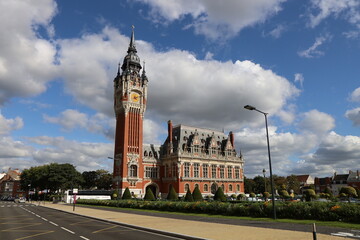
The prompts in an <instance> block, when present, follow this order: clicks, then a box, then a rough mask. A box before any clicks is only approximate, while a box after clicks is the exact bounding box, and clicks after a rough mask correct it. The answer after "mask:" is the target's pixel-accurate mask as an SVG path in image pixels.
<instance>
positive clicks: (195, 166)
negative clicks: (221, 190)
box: [194, 163, 200, 178]
mask: <svg viewBox="0 0 360 240" xmlns="http://www.w3.org/2000/svg"><path fill="white" fill-rule="evenodd" d="M199 168H200V164H199V163H194V178H198V177H200V174H199Z"/></svg>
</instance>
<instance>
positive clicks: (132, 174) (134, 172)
mask: <svg viewBox="0 0 360 240" xmlns="http://www.w3.org/2000/svg"><path fill="white" fill-rule="evenodd" d="M130 177H137V166H136V165H131V166H130Z"/></svg>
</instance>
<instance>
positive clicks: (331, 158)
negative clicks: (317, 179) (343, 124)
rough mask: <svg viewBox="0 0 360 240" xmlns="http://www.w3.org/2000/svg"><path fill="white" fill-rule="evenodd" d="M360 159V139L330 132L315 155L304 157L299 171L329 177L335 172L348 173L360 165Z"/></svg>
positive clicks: (298, 168)
mask: <svg viewBox="0 0 360 240" xmlns="http://www.w3.org/2000/svg"><path fill="white" fill-rule="evenodd" d="M359 158H360V138H359V137H357V136H341V135H338V134H336V133H335V132H330V133H329V134H328V135H327V137H326V138H324V139H323V141H322V142H321V143H320V145H319V147H318V149H317V150H316V151H315V152H314V153H313V154H308V155H307V156H304V161H303V162H302V164H301V165H299V166H298V167H297V170H300V169H302V170H305V171H308V173H312V174H314V175H317V176H329V175H331V173H332V172H334V171H337V172H339V173H344V172H345V173H346V172H348V171H349V169H353V168H354V166H357V165H358V164H359Z"/></svg>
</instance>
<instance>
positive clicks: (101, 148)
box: [28, 136, 114, 172]
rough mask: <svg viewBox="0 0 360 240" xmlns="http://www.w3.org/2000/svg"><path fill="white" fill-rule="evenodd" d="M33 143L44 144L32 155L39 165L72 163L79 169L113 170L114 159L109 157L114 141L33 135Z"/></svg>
mask: <svg viewBox="0 0 360 240" xmlns="http://www.w3.org/2000/svg"><path fill="white" fill-rule="evenodd" d="M28 140H29V141H30V142H32V143H35V144H39V145H43V147H42V148H39V149H38V150H36V151H34V152H33V154H32V157H33V159H34V162H35V163H36V164H37V165H43V164H48V163H52V162H56V163H70V164H73V165H74V166H76V167H77V170H78V171H81V172H82V171H89V170H94V169H106V170H109V171H112V161H111V160H109V159H107V157H108V156H112V155H113V151H114V145H113V143H88V142H77V141H70V140H66V139H64V138H63V137H55V138H53V137H47V136H41V137H31V138H28Z"/></svg>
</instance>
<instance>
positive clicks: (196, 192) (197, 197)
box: [192, 187, 204, 202]
mask: <svg viewBox="0 0 360 240" xmlns="http://www.w3.org/2000/svg"><path fill="white" fill-rule="evenodd" d="M192 197H193V199H194V201H196V202H198V201H202V200H204V199H203V197H202V195H201V192H200V189H199V188H198V187H195V189H194V191H193V193H192Z"/></svg>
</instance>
